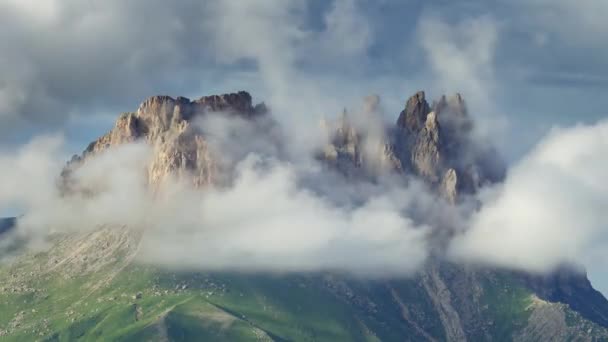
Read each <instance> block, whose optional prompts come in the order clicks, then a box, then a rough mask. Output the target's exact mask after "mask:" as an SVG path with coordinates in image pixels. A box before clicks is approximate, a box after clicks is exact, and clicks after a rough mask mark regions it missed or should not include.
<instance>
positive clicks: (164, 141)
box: [64, 91, 267, 187]
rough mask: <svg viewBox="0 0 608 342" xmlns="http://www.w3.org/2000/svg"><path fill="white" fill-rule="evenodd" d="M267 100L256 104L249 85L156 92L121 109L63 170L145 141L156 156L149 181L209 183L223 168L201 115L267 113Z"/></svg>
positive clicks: (152, 162) (152, 160) (148, 167)
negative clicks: (187, 93) (195, 93)
mask: <svg viewBox="0 0 608 342" xmlns="http://www.w3.org/2000/svg"><path fill="white" fill-rule="evenodd" d="M266 112H267V109H266V107H265V105H264V104H263V103H262V104H258V105H256V106H253V105H252V99H251V95H249V93H247V92H245V91H241V92H238V93H232V94H224V95H212V96H205V97H201V98H200V99H198V100H194V101H191V100H189V99H187V98H185V97H177V98H172V97H170V96H152V97H150V98H148V99H146V100H145V101H144V102H142V104H141V105H140V106H139V108H138V109H137V111H135V112H132V113H123V114H122V115H121V116H120V117H119V118H118V120H117V121H116V124H115V125H114V128H113V129H112V130H111V131H110V132H108V133H107V134H105V135H103V136H102V137H100V138H99V139H97V140H95V141H93V142H92V143H91V144H90V145H89V146H88V147H87V148H86V150H85V151H84V152H83V154H82V156H75V157H74V158H73V159H72V162H71V163H70V165H68V168H67V169H66V171H65V172H64V175H65V174H68V173H69V169H70V168H73V167H77V165H78V164H79V163H80V162H84V161H85V160H86V159H87V158H88V157H89V156H91V155H95V154H97V153H99V152H102V151H104V150H106V149H108V148H111V147H113V146H118V145H122V144H125V143H129V142H135V141H145V142H146V143H147V144H149V145H150V146H151V147H152V151H153V152H152V158H151V161H150V163H149V165H148V166H147V168H146V169H147V175H148V181H149V183H150V184H151V185H159V184H161V183H163V182H164V181H165V180H166V179H167V178H168V177H170V176H176V177H179V178H187V179H188V180H189V181H190V182H192V184H193V185H194V186H197V187H200V186H205V185H209V184H211V183H212V182H214V180H215V179H216V177H217V176H218V173H219V172H220V170H219V167H218V163H217V158H219V156H216V155H214V153H213V152H212V150H211V149H210V147H209V143H208V141H207V139H206V137H205V136H204V134H203V133H202V131H201V129H200V127H198V125H196V124H195V121H196V119H197V118H200V117H203V116H204V115H206V114H208V113H221V115H227V116H238V117H241V118H244V119H251V120H253V119H255V118H257V117H259V116H263V115H265V114H266Z"/></svg>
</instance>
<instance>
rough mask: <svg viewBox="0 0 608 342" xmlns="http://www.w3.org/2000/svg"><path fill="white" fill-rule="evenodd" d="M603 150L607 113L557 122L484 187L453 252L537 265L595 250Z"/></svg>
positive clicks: (602, 229) (601, 212) (603, 199)
mask: <svg viewBox="0 0 608 342" xmlns="http://www.w3.org/2000/svg"><path fill="white" fill-rule="evenodd" d="M607 153H608V122H606V121H602V122H600V123H598V124H596V125H592V126H582V125H579V126H576V127H573V128H569V129H556V130H554V131H553V132H552V133H551V134H549V135H548V136H547V137H546V138H545V139H544V140H542V141H541V143H540V144H539V145H538V146H537V147H536V148H535V149H534V150H533V151H532V152H530V154H529V155H527V156H526V157H525V158H524V159H522V161H521V162H519V163H518V164H517V165H515V166H514V167H513V168H512V169H511V170H510V172H509V174H508V177H507V180H506V182H505V183H504V184H503V185H499V186H497V187H496V188H494V189H490V190H489V193H486V194H485V197H484V198H482V199H483V207H482V208H481V210H480V211H479V212H478V213H477V214H475V215H474V216H473V218H472V223H471V227H470V229H469V230H467V231H466V232H465V233H464V234H463V235H462V236H459V237H457V238H456V239H455V240H454V241H453V243H452V246H451V254H452V256H453V257H455V258H456V259H459V260H466V261H472V262H475V263H488V264H491V265H499V266H505V267H514V268H520V269H524V270H530V271H539V272H547V271H550V270H552V269H553V268H555V267H557V266H559V265H560V264H572V263H575V264H585V263H587V262H588V261H589V259H590V258H597V256H596V254H597V253H598V252H601V251H602V250H603V249H604V246H605V243H606V242H607V241H608V230H607V227H606V222H607V219H608V216H607V214H606V208H608V185H607V183H606V181H605V175H606V170H608V162H607V161H606V158H605V156H606V154H607ZM594 255H595V256H594Z"/></svg>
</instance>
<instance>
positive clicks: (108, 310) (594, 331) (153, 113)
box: [0, 92, 608, 341]
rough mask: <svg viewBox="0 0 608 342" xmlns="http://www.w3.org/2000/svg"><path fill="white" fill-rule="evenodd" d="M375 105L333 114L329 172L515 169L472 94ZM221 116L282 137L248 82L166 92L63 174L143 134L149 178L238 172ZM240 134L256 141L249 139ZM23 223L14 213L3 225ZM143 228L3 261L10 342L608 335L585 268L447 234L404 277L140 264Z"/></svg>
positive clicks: (451, 188) (603, 309)
mask: <svg viewBox="0 0 608 342" xmlns="http://www.w3.org/2000/svg"><path fill="white" fill-rule="evenodd" d="M378 101H379V99H378V98H377V97H373V96H372V97H369V98H366V100H365V105H364V108H363V110H362V113H349V112H346V111H345V112H344V113H343V115H342V116H341V117H339V118H338V119H337V120H335V121H327V120H326V121H323V122H322V124H321V128H320V129H321V130H323V132H324V134H325V136H326V137H327V141H325V142H323V144H320V148H319V149H318V151H317V152H316V155H315V157H316V158H317V160H318V161H319V162H320V163H321V164H322V165H324V166H325V167H326V168H327V172H336V173H338V174H339V175H341V177H343V178H344V179H345V180H346V181H348V182H353V183H355V182H359V181H362V180H372V181H373V180H375V179H378V178H381V177H383V176H384V175H389V176H391V177H398V178H403V179H417V180H422V181H423V182H424V183H425V184H427V185H428V186H429V187H430V188H431V189H433V191H434V193H436V194H437V196H438V198H442V199H443V200H445V201H446V202H448V203H451V204H452V205H456V204H458V203H460V202H462V201H465V200H467V197H468V196H469V195H473V194H474V193H475V192H476V191H477V190H478V189H479V188H480V187H482V186H484V185H486V184H491V183H495V182H500V181H501V180H502V179H503V178H504V176H505V169H504V165H503V164H502V162H501V161H500V159H499V158H498V157H497V156H496V153H495V151H494V150H493V149H492V147H491V146H488V145H487V144H483V143H479V142H478V141H476V139H475V137H474V136H473V134H472V131H473V122H472V119H471V118H470V117H469V115H468V113H467V109H466V104H465V102H464V100H463V98H462V97H461V96H460V95H455V96H453V97H442V98H440V99H439V101H437V102H434V103H432V104H429V103H428V102H427V100H426V98H425V94H424V92H418V93H416V94H414V95H413V96H412V97H410V98H409V99H408V100H407V102H406V104H405V107H404V109H403V111H402V112H401V113H400V114H399V116H398V118H397V120H396V123H395V124H392V125H389V127H384V126H383V125H381V126H379V127H375V128H374V127H370V124H369V122H372V121H373V122H377V120H368V119H369V117H370V116H374V115H379V113H378ZM218 112H219V114H220V115H225V116H227V117H231V118H238V120H241V121H243V122H246V123H247V127H253V129H252V130H251V131H252V132H254V133H255V134H260V135H263V136H264V139H267V140H268V141H270V143H271V145H273V144H274V145H277V144H280V141H281V139H282V134H281V133H280V132H277V124H276V123H275V122H274V120H273V119H272V114H271V111H270V110H269V109H268V108H266V106H265V105H264V104H258V105H254V104H253V103H252V98H251V96H250V95H249V94H248V93H247V92H239V93H235V94H225V95H219V96H206V97H202V98H200V99H198V100H194V101H191V100H189V99H186V98H183V97H178V98H176V99H174V98H171V97H168V96H155V97H151V98H149V99H147V100H146V101H144V102H143V103H142V104H141V105H140V106H139V108H138V109H137V111H136V112H132V113H124V114H122V115H121V116H120V117H119V118H118V120H117V121H116V124H115V126H114V128H113V129H112V130H111V131H110V132H108V133H107V134H106V135H104V136H102V137H100V138H99V139H97V140H95V141H94V142H92V143H91V144H90V145H89V146H88V147H87V148H86V149H85V151H84V152H83V153H82V155H79V156H74V157H73V158H72V160H71V161H70V162H69V163H68V164H67V166H66V168H65V170H64V172H63V173H62V175H61V180H62V181H61V182H60V186H61V188H62V191H63V192H64V193H65V194H66V195H69V193H70V192H74V191H80V190H82V189H80V188H79V185H78V184H77V182H76V181H75V180H74V179H72V175H73V173H74V171H75V170H77V169H78V168H79V167H81V166H82V165H84V164H86V163H87V162H88V160H89V159H90V158H93V157H94V156H96V155H97V154H99V153H101V152H103V151H110V153H111V148H112V147H115V146H120V145H123V144H126V143H130V142H135V141H142V142H145V143H146V144H147V145H149V146H151V148H152V150H153V153H152V158H151V161H150V163H149V165H146V170H145V171H146V174H147V182H148V184H149V185H150V186H151V187H153V188H154V187H157V186H160V185H161V184H163V183H165V182H167V181H168V179H169V178H170V177H173V176H179V177H183V178H185V179H187V180H188V181H189V182H191V184H192V186H193V187H196V188H200V189H201V191H205V188H206V187H208V186H210V185H212V184H225V183H228V182H229V181H230V177H229V176H227V174H228V175H229V174H230V172H232V170H231V168H232V167H234V164H233V163H232V162H231V161H230V160H229V161H226V160H224V159H225V158H223V156H222V155H221V154H219V153H218V150H217V149H215V148H214V142H215V141H216V140H214V139H213V137H212V136H211V135H210V133H209V132H207V131H206V130H205V128H204V127H201V125H200V124H198V123H197V120H198V119H200V118H203V117H205V116H207V115H211V114H212V113H218ZM361 118H363V119H361ZM238 138H239V137H238V134H237V136H236V137H234V139H238ZM247 139H251V136H250V135H249V134H248V135H247ZM239 143H240V141H239ZM242 144H243V145H244V146H245V147H246V148H245V149H255V148H256V146H257V145H256V144H254V143H253V142H252V141H250V140H247V141H244V142H243V143H242ZM438 200H439V199H438ZM14 223H15V222H14V221H13V220H8V221H6V222H5V221H2V223H0V227H5V226H6V227H9V226H13V225H14ZM441 228H442V227H439V228H438V229H441ZM17 229H19V226H18V221H17ZM3 230H5V229H4V228H0V242H1V241H2V239H3V235H2V233H1V232H2V231H3ZM7 233H10V231H8V232H7ZM144 234H146V232H145V230H138V229H130V227H126V226H120V227H116V226H112V225H107V226H101V227H99V228H98V229H96V230H94V231H87V232H81V233H71V234H56V235H54V236H53V237H52V240H51V242H52V243H51V245H50V246H49V247H48V248H46V249H43V250H37V251H31V252H23V253H22V254H21V255H19V256H18V257H16V258H14V259H12V260H11V261H10V262H8V263H5V264H3V265H2V266H1V267H0V277H1V279H3V282H2V286H1V288H0V337H1V339H2V340H3V341H4V340H6V341H34V340H39V341H72V340H90V341H99V340H107V341H200V340H208V341H240V340H243V341H249V340H263V341H404V340H406V341H465V340H466V341H511V340H516V341H570V340H575V341H602V340H608V301H607V300H606V299H605V298H604V297H603V296H602V295H601V294H600V293H599V292H597V291H595V290H594V289H593V288H592V286H591V284H590V282H589V281H588V280H587V277H586V275H585V274H584V273H581V272H580V271H577V270H575V269H573V268H570V267H568V266H564V267H563V268H561V269H560V270H558V271H556V272H554V273H553V274H550V275H535V274H528V273H525V272H519V271H513V270H504V269H491V268H487V267H480V266H473V265H459V264H454V263H451V262H449V261H446V259H445V258H442V254H441V253H442V251H441V248H440V246H441V244H440V243H439V244H438V246H439V247H438V248H436V250H434V251H433V252H434V254H433V255H432V257H431V258H430V259H429V261H428V262H427V263H426V265H425V267H424V268H423V269H421V270H420V271H419V272H418V273H416V274H414V275H412V276H410V277H397V278H394V279H387V278H375V279H366V278H364V277H361V276H358V275H351V274H348V273H344V272H329V271H327V272H307V273H285V274H278V273H238V272H228V271H226V272H218V271H216V272H201V271H186V270H182V271H176V270H174V269H172V268H164V267H160V266H156V265H150V264H144V263H140V262H138V259H137V258H136V257H137V255H138V252H139V245H140V242H141V240H142V236H143V235H144Z"/></svg>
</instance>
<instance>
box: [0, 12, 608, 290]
mask: <svg viewBox="0 0 608 342" xmlns="http://www.w3.org/2000/svg"><path fill="white" fill-rule="evenodd" d="M607 15H608V2H607V1H603V0H579V1H571V0H528V1H525V0H511V1H509V0H495V1H483V0H463V1H448V0H436V1H419V0H411V1H407V0H404V1H397V0H394V1H391V0H379V1H371V0H369V1H367V0H335V1H303V0H294V1H281V0H264V1H228V0H221V1H220V0H217V1H193V0H181V1H175V2H167V1H162V0H149V1H143V0H142V1H129V2H125V1H121V0H108V1H104V2H98V3H95V4H93V3H90V2H82V1H79V0H43V1H33V0H26V1H24V0H19V1H18V0H2V1H0V20H1V21H2V23H3V27H4V28H3V30H2V32H0V50H1V51H3V52H2V56H1V57H0V74H1V75H3V77H2V79H1V80H0V133H1V136H0V146H2V149H12V148H15V147H16V146H19V145H21V144H23V143H25V142H27V141H29V140H30V139H31V138H33V137H35V136H38V135H40V134H63V135H64V136H65V139H66V141H67V146H68V151H66V152H67V154H70V153H78V152H80V151H81V150H82V149H84V148H85V147H86V145H87V144H88V142H90V141H91V140H93V139H95V138H96V137H97V136H99V135H100V134H102V133H103V132H105V131H107V130H108V129H110V128H111V127H112V125H113V122H114V119H115V118H116V117H117V115H118V114H119V113H120V112H125V111H133V110H135V109H136V108H137V106H138V104H139V103H140V102H141V101H143V99H145V98H146V97H148V96H151V95H155V94H168V95H173V96H177V95H184V96H188V97H192V98H196V97H199V96H203V95H208V94H214V93H223V92H230V91H236V90H241V89H244V90H248V91H250V92H251V93H252V95H253V96H254V99H255V100H256V101H266V102H267V103H269V104H270V105H271V106H273V108H278V109H279V110H277V111H276V113H277V115H278V116H280V119H281V120H284V121H285V122H288V123H291V124H292V125H293V124H295V125H306V124H310V122H312V121H315V120H316V119H317V118H319V117H321V116H323V115H333V114H335V113H338V112H340V110H341V108H342V107H343V106H347V107H348V106H354V105H356V104H357V103H358V101H359V99H361V98H362V97H363V96H365V95H368V94H371V93H375V94H379V95H380V96H381V98H382V103H383V106H384V109H385V116H386V119H387V121H392V120H396V117H397V114H398V113H399V111H400V110H401V109H402V107H403V105H404V103H405V100H406V99H407V97H408V96H410V95H411V94H413V93H414V92H415V91H417V90H419V89H424V90H426V91H427V94H428V95H429V97H430V98H437V97H439V96H440V95H441V94H443V93H455V92H461V93H462V94H463V96H464V97H465V99H466V100H467V102H468V104H469V108H470V111H471V114H472V115H473V116H475V118H476V119H477V122H478V125H479V126H480V127H481V131H482V132H483V134H484V135H485V136H486V137H487V138H489V139H490V140H492V142H493V143H494V144H496V145H497V146H499V149H500V150H501V152H502V153H503V155H504V156H505V158H506V159H507V160H508V161H509V162H515V161H517V160H518V159H519V158H520V157H521V156H522V155H524V154H525V153H526V152H527V151H528V150H529V149H530V148H531V147H532V146H534V144H535V143H536V142H537V141H539V140H540V139H541V138H542V137H543V136H544V135H545V134H546V133H547V132H548V131H549V130H550V129H551V128H552V127H554V126H571V125H574V124H576V123H594V122H596V121H598V120H600V119H602V118H606V117H607V116H608V109H607V108H608V96H606V94H607V93H608V45H606V44H605V43H606V42H607V41H608V21H606V20H605V18H606V16H607ZM603 273H604V272H603V269H597V268H595V269H594V268H592V269H591V276H592V277H593V278H594V280H596V282H597V283H598V284H599V285H600V287H601V288H602V289H604V290H608V278H606V277H605V276H604V275H603Z"/></svg>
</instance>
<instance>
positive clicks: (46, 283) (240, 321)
mask: <svg viewBox="0 0 608 342" xmlns="http://www.w3.org/2000/svg"><path fill="white" fill-rule="evenodd" d="M136 240H137V239H136V236H133V235H132V234H130V233H127V232H120V233H118V234H117V233H116V232H101V233H91V234H89V235H87V236H84V237H81V238H80V239H63V240H62V239H58V241H57V242H56V243H55V245H54V247H53V248H51V249H50V250H48V251H46V252H40V253H37V254H32V255H28V256H24V257H21V258H19V259H18V260H17V261H15V262H14V263H12V264H10V265H5V266H2V267H0V279H3V280H4V281H3V284H2V287H0V339H1V340H3V341H34V340H40V341H74V340H82V341H100V340H105V341H142V340H143V341H147V340H151V341H156V340H158V341H162V340H164V341H200V340H207V341H239V340H242V341H255V340H259V341H404V340H411V341H419V340H438V341H441V340H445V339H446V335H445V329H444V325H443V324H444V322H443V321H442V317H441V313H440V310H438V308H437V306H436V303H434V302H433V300H432V299H431V297H430V295H429V292H428V289H426V288H425V286H423V284H422V283H421V282H420V281H418V280H417V279H416V278H414V279H409V280H408V279H405V280H393V281H387V280H378V281H364V280H358V279H353V278H349V277H343V276H338V275H329V274H308V275H295V274H292V275H269V274H266V275H260V274H256V275H254V274H235V273H198V272H177V273H176V272H169V271H166V270H162V269H158V268H155V267H151V266H144V265H139V264H137V263H135V262H134V255H135V253H136ZM505 277H506V278H501V277H499V276H495V275H493V276H491V277H490V276H481V277H480V279H478V280H476V282H475V284H478V285H479V286H480V291H479V293H480V295H479V297H478V298H477V299H475V301H477V302H475V306H474V311H475V310H477V311H475V312H473V313H470V315H471V317H468V316H467V315H469V314H468V313H467V312H468V311H466V310H465V308H461V306H463V305H464V304H462V305H460V304H459V303H458V302H457V300H456V299H454V300H453V301H454V303H453V304H454V306H455V307H456V309H457V310H460V316H461V319H462V320H463V325H465V330H467V331H466V333H467V336H469V337H471V339H472V340H474V339H487V338H488V337H491V338H492V339H494V340H510V339H512V338H513V336H515V334H516V333H518V332H520V331H523V330H524V329H525V328H526V325H527V322H528V320H529V319H530V317H531V314H532V312H533V310H534V306H533V305H532V298H533V295H532V293H531V292H530V291H529V290H527V289H526V288H525V287H523V286H522V285H521V284H519V283H517V282H516V281H513V280H512V279H511V278H508V277H507V276H505ZM453 283H457V282H455V281H454V282H453ZM468 287H470V286H469V285H467V286H463V288H468ZM450 291H451V292H452V293H453V294H457V293H458V291H459V290H458V289H451V290H450ZM462 297H463V298H465V296H464V295H463V296H462ZM468 301H470V300H468V299H467V300H466V301H465V302H468ZM463 303H464V302H463ZM566 318H567V319H568V324H570V325H572V326H577V325H580V324H581V322H582V321H583V320H582V319H581V318H580V317H579V316H577V315H576V314H569V315H567V317H566ZM589 327H591V328H593V329H598V331H600V332H601V331H602V330H601V328H598V327H597V326H595V325H593V324H590V325H589ZM530 331H531V332H530V334H533V333H535V334H538V333H541V334H542V333H543V331H542V329H541V330H538V331H537V330H534V331H533V330H530ZM600 335H601V334H600ZM524 336H528V335H524ZM530 336H532V335H530ZM573 336H575V335H573ZM598 336H599V335H598Z"/></svg>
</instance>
